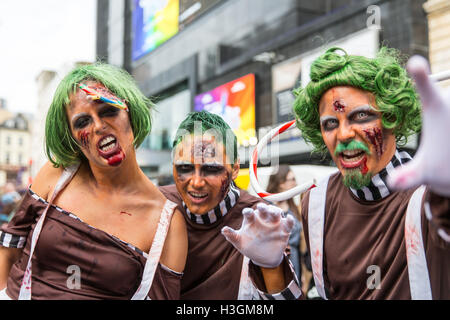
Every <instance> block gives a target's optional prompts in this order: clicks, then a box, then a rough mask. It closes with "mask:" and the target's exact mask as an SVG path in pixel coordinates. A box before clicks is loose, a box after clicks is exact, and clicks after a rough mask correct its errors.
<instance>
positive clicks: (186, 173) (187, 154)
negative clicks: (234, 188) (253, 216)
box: [173, 136, 239, 214]
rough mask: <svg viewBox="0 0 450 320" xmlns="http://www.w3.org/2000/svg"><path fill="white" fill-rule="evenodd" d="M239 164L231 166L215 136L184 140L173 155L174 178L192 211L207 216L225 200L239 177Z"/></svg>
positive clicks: (191, 137)
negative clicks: (231, 186)
mask: <svg viewBox="0 0 450 320" xmlns="http://www.w3.org/2000/svg"><path fill="white" fill-rule="evenodd" d="M238 172H239V162H236V163H235V164H233V165H230V164H228V162H227V159H226V154H225V148H224V146H223V144H222V143H220V142H216V141H215V139H214V137H202V136H200V137H193V136H190V137H189V138H185V139H183V141H182V142H180V143H179V144H178V145H177V146H176V148H175V150H174V155H173V177H174V180H175V184H176V187H177V190H178V192H179V193H180V195H181V197H182V198H183V201H184V202H185V203H186V205H187V207H188V208H189V211H191V212H192V213H194V214H205V213H207V212H208V211H210V210H211V209H213V208H215V207H216V206H217V205H218V204H219V203H220V201H222V200H223V199H224V198H225V196H226V194H227V193H228V190H229V188H230V183H231V181H232V180H234V179H235V178H236V177H237V174H238Z"/></svg>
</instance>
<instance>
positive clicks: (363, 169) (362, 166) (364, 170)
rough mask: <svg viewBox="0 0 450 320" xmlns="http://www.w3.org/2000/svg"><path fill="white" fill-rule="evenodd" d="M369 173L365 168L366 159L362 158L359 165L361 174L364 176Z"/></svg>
mask: <svg viewBox="0 0 450 320" xmlns="http://www.w3.org/2000/svg"><path fill="white" fill-rule="evenodd" d="M368 171H369V168H367V157H364V159H363V162H362V164H361V173H362V174H366V173H367V172H368Z"/></svg>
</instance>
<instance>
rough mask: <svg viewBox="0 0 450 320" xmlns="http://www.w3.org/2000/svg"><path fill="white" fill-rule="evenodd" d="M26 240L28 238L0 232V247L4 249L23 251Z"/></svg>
mask: <svg viewBox="0 0 450 320" xmlns="http://www.w3.org/2000/svg"><path fill="white" fill-rule="evenodd" d="M26 240H27V237H23V236H17V235H14V234H11V233H7V232H3V231H0V246H2V247H6V248H17V249H22V248H23V247H25V242H26Z"/></svg>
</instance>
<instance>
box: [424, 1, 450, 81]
mask: <svg viewBox="0 0 450 320" xmlns="http://www.w3.org/2000/svg"><path fill="white" fill-rule="evenodd" d="M424 8H425V11H426V12H427V14H428V26H429V36H428V37H429V40H430V64H431V71H432V73H441V72H445V71H449V70H450V41H449V40H448V34H449V32H450V1H447V0H428V1H427V2H425V3H424ZM440 85H442V87H446V88H450V79H447V80H445V81H442V82H441V83H440Z"/></svg>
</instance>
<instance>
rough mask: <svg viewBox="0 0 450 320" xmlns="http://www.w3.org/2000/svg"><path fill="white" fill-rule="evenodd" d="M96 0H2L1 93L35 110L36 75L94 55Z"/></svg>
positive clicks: (20, 108) (15, 105) (12, 105)
mask: <svg viewBox="0 0 450 320" xmlns="http://www.w3.org/2000/svg"><path fill="white" fill-rule="evenodd" d="M96 7H97V1H96V0H0V97H2V98H5V99H7V106H8V109H9V110H11V111H14V112H29V113H35V112H36V109H37V107H36V106H37V88H36V82H35V79H36V76H37V75H38V74H39V72H41V71H42V70H57V69H59V68H60V67H61V66H62V65H63V64H65V63H66V62H73V61H94V59H95V40H96V36H95V26H96Z"/></svg>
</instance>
